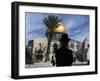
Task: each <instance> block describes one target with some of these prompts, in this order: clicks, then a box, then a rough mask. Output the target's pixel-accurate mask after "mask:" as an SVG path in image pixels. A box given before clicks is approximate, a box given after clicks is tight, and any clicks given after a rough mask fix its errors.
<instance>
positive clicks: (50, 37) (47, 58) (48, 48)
mask: <svg viewBox="0 0 100 81" xmlns="http://www.w3.org/2000/svg"><path fill="white" fill-rule="evenodd" d="M52 36H53V33H49V38H48V46H47V52H46V56H45V61H44V62H47V61H49V54H50V51H49V50H50V45H51V41H52Z"/></svg>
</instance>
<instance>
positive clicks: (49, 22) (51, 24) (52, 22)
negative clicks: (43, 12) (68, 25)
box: [43, 15, 61, 62]
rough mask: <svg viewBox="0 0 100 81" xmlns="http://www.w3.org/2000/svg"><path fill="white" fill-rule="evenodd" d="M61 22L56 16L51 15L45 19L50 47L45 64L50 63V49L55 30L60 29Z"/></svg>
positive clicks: (48, 47)
mask: <svg viewBox="0 0 100 81" xmlns="http://www.w3.org/2000/svg"><path fill="white" fill-rule="evenodd" d="M59 22H61V20H60V19H59V18H58V16H56V15H49V16H48V17H45V18H44V19H43V23H44V24H45V26H46V27H47V32H46V33H47V34H48V46H47V52H46V58H45V62H47V61H49V49H50V45H51V41H52V37H53V33H54V30H55V28H57V27H58V24H59Z"/></svg>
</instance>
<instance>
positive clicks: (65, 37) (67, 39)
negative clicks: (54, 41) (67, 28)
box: [59, 34, 70, 42]
mask: <svg viewBox="0 0 100 81" xmlns="http://www.w3.org/2000/svg"><path fill="white" fill-rule="evenodd" d="M69 40H70V38H68V34H63V35H62V36H61V39H60V40H59V41H60V42H63V41H69Z"/></svg>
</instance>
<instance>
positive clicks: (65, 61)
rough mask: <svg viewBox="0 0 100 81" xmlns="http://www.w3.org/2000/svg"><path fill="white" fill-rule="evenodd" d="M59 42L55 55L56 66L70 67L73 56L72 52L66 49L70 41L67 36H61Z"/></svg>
mask: <svg viewBox="0 0 100 81" xmlns="http://www.w3.org/2000/svg"><path fill="white" fill-rule="evenodd" d="M59 41H60V43H61V47H60V48H59V49H57V51H56V53H55V58H56V66H57V67H59V66H72V63H73V54H72V51H71V50H70V49H68V43H69V41H70V39H69V38H68V34H63V35H62V36H61V39H60V40H59Z"/></svg>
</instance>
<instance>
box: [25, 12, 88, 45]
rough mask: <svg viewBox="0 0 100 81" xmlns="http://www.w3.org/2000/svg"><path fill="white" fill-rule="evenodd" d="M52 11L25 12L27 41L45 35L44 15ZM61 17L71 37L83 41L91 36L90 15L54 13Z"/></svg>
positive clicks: (46, 15)
mask: <svg viewBox="0 0 100 81" xmlns="http://www.w3.org/2000/svg"><path fill="white" fill-rule="evenodd" d="M48 15H52V13H34V12H25V31H26V32H25V43H26V44H27V43H28V41H29V40H33V39H34V38H38V37H45V32H46V26H45V25H44V23H43V19H44V17H48ZM53 15H57V16H58V18H59V19H61V21H62V23H63V24H64V26H65V27H66V29H67V30H68V35H69V38H71V39H74V40H77V41H80V42H82V41H83V40H84V39H85V38H86V37H89V15H75V14H59V13H56V14H53Z"/></svg>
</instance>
